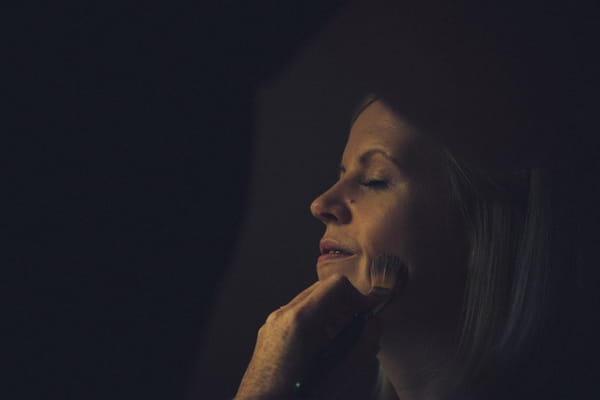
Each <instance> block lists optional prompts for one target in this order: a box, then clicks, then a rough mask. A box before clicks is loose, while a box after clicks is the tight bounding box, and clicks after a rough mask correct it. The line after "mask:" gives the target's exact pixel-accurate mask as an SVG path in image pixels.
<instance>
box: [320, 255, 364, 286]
mask: <svg viewBox="0 0 600 400" xmlns="http://www.w3.org/2000/svg"><path fill="white" fill-rule="evenodd" d="M360 261H361V258H359V257H358V256H352V257H348V258H347V259H345V260H325V261H324V262H323V261H321V262H319V263H317V276H318V277H319V280H320V281H324V280H326V279H327V278H329V277H331V276H333V275H343V276H345V277H346V278H348V280H349V281H350V283H352V286H354V287H355V288H356V289H357V290H358V291H359V292H361V293H363V294H367V293H368V292H369V290H371V284H370V282H369V273H368V271H367V267H366V263H364V262H360Z"/></svg>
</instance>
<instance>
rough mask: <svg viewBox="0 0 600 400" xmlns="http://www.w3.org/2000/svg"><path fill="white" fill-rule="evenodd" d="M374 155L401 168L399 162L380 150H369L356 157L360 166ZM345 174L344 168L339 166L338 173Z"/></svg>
mask: <svg viewBox="0 0 600 400" xmlns="http://www.w3.org/2000/svg"><path fill="white" fill-rule="evenodd" d="M375 154H381V155H382V156H383V157H385V158H386V159H387V160H389V161H391V162H392V163H394V164H395V165H396V166H397V167H398V168H401V165H400V162H399V161H398V160H396V159H395V158H394V157H392V156H390V155H389V154H388V153H387V152H385V151H384V150H381V149H371V150H367V151H365V152H364V153H362V154H361V155H360V157H358V162H359V163H360V164H361V165H364V164H366V163H367V162H368V161H369V159H371V158H372V157H373V156H374V155H375ZM343 172H346V168H345V167H344V166H343V165H342V164H340V166H339V173H340V174H341V173H343Z"/></svg>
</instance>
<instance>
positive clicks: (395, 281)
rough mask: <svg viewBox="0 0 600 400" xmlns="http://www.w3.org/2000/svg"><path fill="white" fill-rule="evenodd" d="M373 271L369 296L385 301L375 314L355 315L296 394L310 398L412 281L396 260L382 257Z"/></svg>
mask: <svg viewBox="0 0 600 400" xmlns="http://www.w3.org/2000/svg"><path fill="white" fill-rule="evenodd" d="M369 269H370V275H371V290H370V291H369V293H368V295H369V296H377V297H381V302H379V303H378V304H377V305H376V306H375V307H373V308H372V309H371V310H368V311H366V312H362V313H357V314H355V315H354V317H353V318H352V320H351V321H350V322H349V323H348V324H347V325H346V326H345V327H344V329H342V330H341V331H340V333H338V334H337V336H336V337H335V338H334V339H333V340H332V341H331V343H330V344H329V346H328V347H327V348H326V349H325V350H324V351H322V352H320V353H319V354H318V355H317V357H316V358H315V360H314V361H313V363H312V364H311V367H310V368H309V369H308V371H307V373H306V374H305V375H304V376H303V377H302V379H300V380H298V381H297V382H296V383H295V384H294V391H295V392H296V393H297V394H298V395H300V396H301V397H306V396H309V395H310V394H311V393H312V392H313V391H314V389H315V387H317V385H318V384H319V382H320V380H321V379H323V378H324V377H325V376H326V375H327V374H328V373H329V371H331V369H333V368H334V367H335V366H336V365H337V364H338V363H339V362H340V361H342V360H343V359H344V358H345V357H346V355H347V354H348V352H349V351H350V349H351V348H352V347H353V346H354V345H355V344H356V342H357V341H358V338H359V337H360V335H361V333H362V331H363V330H364V328H365V324H366V323H367V321H368V320H369V319H371V318H373V317H374V316H375V315H377V314H378V313H380V312H381V310H383V309H384V307H385V306H386V305H388V304H389V303H390V301H391V300H392V298H393V296H394V294H395V293H398V292H399V291H401V290H402V289H403V288H404V285H405V284H406V281H407V280H408V270H407V268H406V265H404V264H403V263H402V262H401V261H400V259H399V258H398V257H396V256H392V255H380V256H378V257H376V258H375V259H374V260H373V262H372V263H371V266H370V268H369Z"/></svg>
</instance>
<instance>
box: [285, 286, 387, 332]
mask: <svg viewBox="0 0 600 400" xmlns="http://www.w3.org/2000/svg"><path fill="white" fill-rule="evenodd" d="M375 301H378V300H377V299H375ZM373 302H374V300H373V299H371V298H369V296H365V295H363V294H362V293H360V292H359V291H358V290H357V289H356V288H355V287H354V286H352V284H351V283H350V281H349V280H348V279H347V278H346V277H345V276H342V275H335V276H332V277H330V278H328V279H327V280H325V281H323V282H322V283H321V285H319V286H318V287H316V288H315V289H314V290H313V291H312V292H311V293H310V294H309V295H308V296H306V297H305V298H304V299H302V300H301V301H299V302H298V303H296V304H295V305H294V307H293V308H294V312H296V313H297V314H298V315H297V316H298V317H299V319H300V320H301V321H303V320H309V321H312V323H311V324H309V325H315V324H316V325H319V326H321V327H326V330H327V331H328V335H327V336H330V335H335V334H336V333H337V332H339V331H340V330H341V329H342V328H343V327H344V326H345V325H346V324H347V323H348V322H349V321H350V320H351V319H352V318H353V317H354V316H355V315H356V314H357V313H359V312H363V311H366V310H367V309H369V308H370V307H371V305H372V304H374V303H373Z"/></svg>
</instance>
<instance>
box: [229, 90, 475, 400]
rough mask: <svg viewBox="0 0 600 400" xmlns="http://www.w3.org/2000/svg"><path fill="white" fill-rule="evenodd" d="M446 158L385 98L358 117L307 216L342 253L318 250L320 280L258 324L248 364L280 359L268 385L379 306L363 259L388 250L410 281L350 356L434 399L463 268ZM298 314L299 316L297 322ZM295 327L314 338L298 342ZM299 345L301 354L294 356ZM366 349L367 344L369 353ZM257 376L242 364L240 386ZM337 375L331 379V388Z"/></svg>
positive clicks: (408, 394) (404, 392) (398, 387)
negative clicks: (336, 172) (331, 178)
mask: <svg viewBox="0 0 600 400" xmlns="http://www.w3.org/2000/svg"><path fill="white" fill-rule="evenodd" d="M443 160H444V158H443V155H442V153H441V151H440V149H439V147H438V146H437V145H436V144H435V143H434V142H433V141H432V140H431V139H429V138H428V137H427V136H425V135H423V134H421V133H419V132H418V131H417V130H416V129H414V128H413V127H411V126H410V125H409V124H408V123H407V122H406V121H405V120H403V118H402V117H401V116H399V115H397V114H395V113H394V112H393V111H392V110H391V109H390V108H389V107H388V106H387V105H386V104H385V103H383V102H381V101H376V102H374V103H372V104H371V105H369V106H368V107H367V108H366V109H365V110H364V111H363V112H362V113H361V115H360V116H359V117H358V118H357V119H356V121H355V123H354V125H353V127H352V129H351V131H350V135H349V138H348V142H347V144H346V147H345V149H344V153H343V156H342V161H341V167H340V177H339V179H338V181H337V182H336V183H335V184H334V185H333V186H331V187H330V188H329V189H328V190H327V191H326V192H325V193H323V194H322V195H320V196H319V197H318V198H317V199H315V200H314V201H313V203H312V204H311V212H312V213H313V215H314V216H315V217H316V218H318V219H319V220H321V221H322V222H323V223H324V224H325V233H324V235H323V242H322V243H329V244H330V245H331V243H333V244H334V245H335V246H339V247H341V248H342V249H344V250H345V251H346V253H347V254H339V255H333V256H331V255H330V256H321V257H319V260H318V262H317V274H318V277H319V282H321V283H317V284H316V286H312V287H311V288H309V289H307V291H305V292H303V293H302V294H300V295H299V297H297V298H296V299H294V300H292V302H291V303H290V304H289V305H287V306H285V307H283V308H282V309H280V310H278V311H276V314H275V315H274V316H271V317H270V319H269V320H267V323H266V324H265V326H263V328H261V332H259V340H258V343H257V347H256V350H255V354H254V356H253V359H252V361H251V364H250V365H251V368H249V371H250V370H251V369H258V370H261V369H262V371H263V372H262V373H263V375H262V376H263V377H264V376H265V373H264V367H261V365H263V364H264V365H267V364H268V363H269V361H268V360H271V362H273V360H278V361H277V362H279V363H280V364H281V367H280V369H279V371H280V372H277V371H271V374H266V375H267V376H269V378H268V379H267V381H268V382H267V384H266V385H265V387H267V388H268V386H269V382H271V383H273V382H287V381H289V379H293V378H291V376H293V375H294V374H293V373H286V372H281V371H289V369H290V368H292V369H293V368H298V370H297V371H300V370H302V365H306V363H307V362H308V361H307V359H306V358H305V357H308V358H310V355H311V354H316V353H317V351H318V349H320V348H323V347H324V346H326V345H327V343H328V340H331V337H332V336H333V335H332V332H333V333H335V332H336V331H338V330H339V329H341V327H343V326H344V323H346V322H347V321H348V320H350V318H351V315H352V313H353V312H355V311H356V310H359V309H365V307H369V306H372V305H373V304H376V299H373V296H366V295H365V294H367V293H368V291H369V289H370V288H371V285H372V282H371V279H370V274H369V265H370V263H371V261H372V260H373V259H374V258H375V257H376V256H377V255H380V254H393V255H395V256H397V257H399V258H400V260H401V261H402V262H403V263H404V264H405V265H406V267H407V268H408V282H407V284H406V286H405V289H404V290H403V292H402V293H397V295H396V296H395V297H394V300H393V301H392V302H391V303H390V304H389V305H388V306H387V308H386V309H385V310H384V311H383V312H382V313H381V314H380V318H381V320H382V321H381V322H382V324H383V326H384V327H385V329H383V331H382V332H380V331H377V330H376V329H375V328H368V329H366V331H365V332H366V333H365V336H364V337H363V338H362V339H361V342H360V343H359V345H358V346H357V347H358V348H362V349H363V356H362V358H361V357H358V356H356V357H355V360H357V359H358V360H359V363H358V364H357V365H366V363H367V362H368V360H369V359H370V358H372V357H374V356H375V354H376V353H378V354H377V357H378V359H379V361H380V363H381V365H382V367H383V368H384V370H385V373H386V375H387V376H388V377H389V379H390V381H391V383H392V385H393V386H394V389H395V391H396V393H397V394H398V395H399V396H400V397H401V398H402V399H422V398H432V397H437V396H438V395H439V394H441V392H443V387H442V385H441V383H439V382H438V381H437V380H436V376H437V373H436V372H435V371H437V370H443V369H446V368H450V363H451V358H452V357H451V355H452V351H453V349H454V348H455V346H456V338H457V327H458V321H459V319H460V309H461V304H462V297H463V291H464V282H465V274H466V265H467V263H466V259H467V251H466V249H467V246H466V240H465V235H464V229H463V227H462V225H461V222H460V221H461V219H460V218H459V214H458V211H457V207H456V205H455V204H454V203H453V201H452V198H451V195H450V193H451V190H450V184H449V181H448V174H447V171H446V168H445V164H444V161H443ZM340 282H342V283H340ZM343 282H348V286H349V288H346V287H345V284H344V283H343ZM340 287H345V289H344V290H341V289H339V288H340ZM336 288H337V289H336ZM334 292H335V293H334ZM336 293H337V294H336ZM340 293H344V295H343V296H342V295H340ZM322 298H327V299H330V300H329V301H328V302H326V301H324V300H321V299H322ZM349 299H352V300H349ZM298 314H300V315H302V316H303V317H302V318H301V319H300V321H298V318H297V315H298ZM277 321H279V324H274V322H277ZM275 325H276V326H275ZM327 325H330V326H329V328H327V329H325V328H323V326H327ZM370 325H374V324H370ZM290 329H292V330H291V331H290ZM298 331H302V332H304V335H301V336H303V337H305V338H309V337H310V338H312V339H311V340H304V341H303V344H302V345H301V344H299V339H298V338H299V336H298V334H297V332H298ZM379 334H381V337H379ZM295 335H296V336H295ZM282 338H287V339H282ZM319 338H320V339H319ZM282 340H283V341H284V342H285V344H282V343H281V341H282ZM309 342H310V343H309ZM373 342H375V343H377V342H379V346H373ZM265 343H279V344H278V345H273V346H269V345H266V344H265ZM303 346H304V347H303ZM267 349H268V350H267ZM284 349H287V350H284ZM291 349H294V350H291ZM298 349H303V350H302V351H301V353H302V354H298V353H296V351H297V350H298ZM364 349H371V353H370V355H369V353H368V350H367V353H364ZM267 354H268V357H267V356H266V355H267ZM349 359H352V358H349ZM258 360H262V361H258ZM253 363H254V364H253ZM361 363H362V364H361ZM253 365H254V366H253ZM284 365H285V368H284V367H283V366H284ZM349 369H350V368H348V366H347V365H346V370H349ZM340 370H344V367H343V366H342V367H340ZM295 373H298V372H295ZM286 374H287V375H286ZM254 375H258V373H253V372H248V371H247V372H246V376H245V377H244V380H243V381H242V386H241V388H244V387H249V386H250V384H248V385H246V386H244V385H245V382H251V383H252V384H256V383H255V382H254V381H252V379H253V378H252V376H254ZM334 376H335V374H334ZM342 381H343V379H340V380H339V381H338V382H332V381H331V380H330V382H329V384H330V385H331V386H332V387H335V385H336V384H340V382H342ZM263 383H264V381H263ZM273 385H275V386H277V385H276V384H274V383H273ZM284 386H285V385H284ZM239 393H242V394H243V391H242V392H239ZM262 393H263V395H262V396H263V397H254V398H261V399H269V398H271V397H268V396H269V395H268V394H265V393H269V390H268V389H265V390H263V392H262ZM278 393H279V395H280V396H282V392H278ZM239 398H242V397H239ZM248 398H251V397H248ZM272 398H277V397H272ZM280 398H283V397H280ZM322 398H328V397H327V396H323V397H322Z"/></svg>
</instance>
